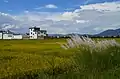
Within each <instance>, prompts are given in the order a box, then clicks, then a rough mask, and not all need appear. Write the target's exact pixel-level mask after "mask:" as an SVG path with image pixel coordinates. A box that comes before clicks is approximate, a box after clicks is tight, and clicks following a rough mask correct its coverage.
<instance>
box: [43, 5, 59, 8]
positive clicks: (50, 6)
mask: <svg viewBox="0 0 120 79" xmlns="http://www.w3.org/2000/svg"><path fill="white" fill-rule="evenodd" d="M45 8H58V7H57V6H56V5H54V4H48V5H45Z"/></svg>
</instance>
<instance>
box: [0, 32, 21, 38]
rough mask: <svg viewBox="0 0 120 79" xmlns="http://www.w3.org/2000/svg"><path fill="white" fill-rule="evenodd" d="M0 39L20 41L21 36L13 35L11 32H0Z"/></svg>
mask: <svg viewBox="0 0 120 79" xmlns="http://www.w3.org/2000/svg"><path fill="white" fill-rule="evenodd" d="M0 39H22V35H20V34H15V33H13V32H11V31H9V30H8V31H0Z"/></svg>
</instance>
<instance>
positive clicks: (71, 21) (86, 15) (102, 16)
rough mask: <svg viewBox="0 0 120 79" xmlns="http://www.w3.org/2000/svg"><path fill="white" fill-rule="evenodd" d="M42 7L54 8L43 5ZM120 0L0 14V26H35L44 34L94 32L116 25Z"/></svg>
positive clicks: (23, 29)
mask: <svg viewBox="0 0 120 79" xmlns="http://www.w3.org/2000/svg"><path fill="white" fill-rule="evenodd" d="M46 8H57V6H54V5H46ZM119 17H120V2H105V3H97V4H89V5H82V6H80V8H79V9H76V10H74V11H71V12H30V11H27V12H23V13H21V14H19V15H10V14H7V13H0V28H1V29H11V30H14V31H18V32H27V31H28V28H29V27H32V26H38V27H40V28H41V29H45V30H47V31H48V33H62V34H65V33H81V34H83V33H89V34H95V33H99V32H102V31H104V30H106V29H111V28H112V29H116V28H119V26H120V18H119Z"/></svg>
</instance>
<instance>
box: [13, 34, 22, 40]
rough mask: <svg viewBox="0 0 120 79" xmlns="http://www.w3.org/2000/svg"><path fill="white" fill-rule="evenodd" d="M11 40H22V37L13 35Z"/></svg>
mask: <svg viewBox="0 0 120 79" xmlns="http://www.w3.org/2000/svg"><path fill="white" fill-rule="evenodd" d="M13 39H22V35H13Z"/></svg>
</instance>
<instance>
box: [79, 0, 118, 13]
mask: <svg viewBox="0 0 120 79" xmlns="http://www.w3.org/2000/svg"><path fill="white" fill-rule="evenodd" d="M80 8H81V10H96V11H105V12H108V11H120V2H105V3H97V4H89V5H83V6H80Z"/></svg>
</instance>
